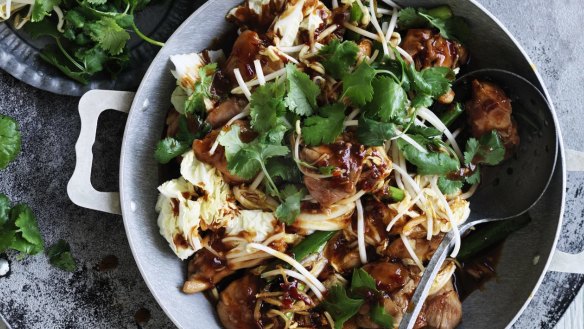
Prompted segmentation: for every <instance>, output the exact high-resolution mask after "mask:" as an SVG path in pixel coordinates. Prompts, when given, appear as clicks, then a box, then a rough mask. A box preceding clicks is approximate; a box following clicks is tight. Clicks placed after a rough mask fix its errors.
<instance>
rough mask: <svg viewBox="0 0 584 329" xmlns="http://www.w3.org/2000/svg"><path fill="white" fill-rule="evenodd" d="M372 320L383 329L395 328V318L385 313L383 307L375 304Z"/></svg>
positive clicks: (372, 310)
mask: <svg viewBox="0 0 584 329" xmlns="http://www.w3.org/2000/svg"><path fill="white" fill-rule="evenodd" d="M370 316H371V320H373V322H375V323H377V324H378V325H379V326H381V328H386V329H389V328H393V317H392V316H391V314H388V313H387V312H386V311H385V308H384V307H383V305H380V304H375V305H373V307H371V313H370Z"/></svg>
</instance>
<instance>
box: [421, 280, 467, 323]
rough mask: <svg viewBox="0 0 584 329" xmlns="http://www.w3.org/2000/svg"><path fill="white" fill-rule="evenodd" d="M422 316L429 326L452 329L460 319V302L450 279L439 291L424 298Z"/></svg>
mask: <svg viewBox="0 0 584 329" xmlns="http://www.w3.org/2000/svg"><path fill="white" fill-rule="evenodd" d="M422 312H423V314H422V313H421V314H420V317H423V318H424V319H425V320H426V322H427V326H428V327H429V328H436V329H454V328H456V326H458V324H459V323H460V321H461V320H462V303H461V302H460V299H459V298H458V294H457V293H456V291H455V290H454V286H453V284H452V280H450V281H449V282H448V283H447V284H446V285H445V286H444V287H443V288H442V289H440V291H438V292H437V293H436V294H434V295H431V296H429V297H428V299H427V300H426V303H425V305H424V309H423V310H422Z"/></svg>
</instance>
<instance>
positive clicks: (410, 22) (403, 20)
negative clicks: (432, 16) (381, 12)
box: [397, 7, 427, 29]
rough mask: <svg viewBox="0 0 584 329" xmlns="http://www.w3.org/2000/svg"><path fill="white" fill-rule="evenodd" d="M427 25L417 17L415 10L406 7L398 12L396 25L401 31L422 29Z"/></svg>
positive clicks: (420, 17) (425, 21) (422, 18)
mask: <svg viewBox="0 0 584 329" xmlns="http://www.w3.org/2000/svg"><path fill="white" fill-rule="evenodd" d="M426 23H427V20H425V19H424V17H422V16H420V15H418V12H417V11H416V9H415V8H412V7H407V8H404V9H402V10H400V11H399V16H398V21H397V24H398V25H399V27H400V28H402V29H411V28H415V27H422V26H424V25H425V24H426Z"/></svg>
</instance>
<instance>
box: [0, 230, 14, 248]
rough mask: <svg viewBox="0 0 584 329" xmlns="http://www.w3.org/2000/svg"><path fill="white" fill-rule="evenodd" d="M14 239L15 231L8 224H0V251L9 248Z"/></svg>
mask: <svg viewBox="0 0 584 329" xmlns="http://www.w3.org/2000/svg"><path fill="white" fill-rule="evenodd" d="M15 239H16V231H15V230H13V229H10V228H9V227H8V225H4V226H2V225H0V252H5V251H6V250H8V249H10V248H11V246H12V244H14V240H15Z"/></svg>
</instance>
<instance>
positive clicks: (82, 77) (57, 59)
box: [39, 47, 90, 84]
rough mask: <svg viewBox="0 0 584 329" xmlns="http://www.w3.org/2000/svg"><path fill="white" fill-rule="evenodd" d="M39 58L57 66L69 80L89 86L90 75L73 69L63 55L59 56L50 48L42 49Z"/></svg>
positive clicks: (75, 68)
mask: <svg viewBox="0 0 584 329" xmlns="http://www.w3.org/2000/svg"><path fill="white" fill-rule="evenodd" d="M39 56H40V57H41V58H42V59H43V60H44V61H46V62H47V63H49V64H51V65H53V66H55V67H56V68H57V69H59V70H60V71H61V72H62V73H63V74H65V75H66V76H68V77H69V78H71V79H73V80H75V81H79V82H81V83H83V84H87V82H88V81H89V80H88V78H89V76H90V75H89V74H88V73H87V72H85V71H81V70H79V68H77V67H72V66H71V64H70V63H69V62H68V61H67V60H66V59H63V56H62V55H58V54H57V52H55V51H54V50H52V48H50V47H49V48H43V49H41V51H40V52H39Z"/></svg>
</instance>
